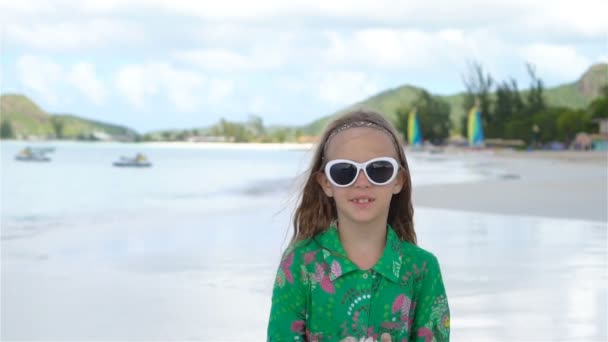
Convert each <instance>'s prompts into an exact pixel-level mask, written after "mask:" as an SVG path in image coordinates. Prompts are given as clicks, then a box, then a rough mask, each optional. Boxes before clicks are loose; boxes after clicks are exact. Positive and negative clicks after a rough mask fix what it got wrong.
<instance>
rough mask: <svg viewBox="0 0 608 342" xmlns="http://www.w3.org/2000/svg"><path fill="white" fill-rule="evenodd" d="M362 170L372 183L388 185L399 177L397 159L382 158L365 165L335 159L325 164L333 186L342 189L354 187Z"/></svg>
mask: <svg viewBox="0 0 608 342" xmlns="http://www.w3.org/2000/svg"><path fill="white" fill-rule="evenodd" d="M361 170H363V172H364V173H365V176H367V179H368V180H369V182H370V183H372V184H374V185H386V184H388V183H390V182H392V181H393V180H394V179H395V177H396V176H397V172H398V171H399V163H397V161H396V160H395V158H391V157H380V158H374V159H370V160H368V161H366V162H364V163H357V162H354V161H352V160H348V159H335V160H331V161H329V162H327V164H325V175H326V176H327V179H329V181H330V183H331V184H333V185H335V186H337V187H340V188H346V187H349V186H351V185H353V184H354V183H355V181H356V180H357V177H358V176H359V171H361Z"/></svg>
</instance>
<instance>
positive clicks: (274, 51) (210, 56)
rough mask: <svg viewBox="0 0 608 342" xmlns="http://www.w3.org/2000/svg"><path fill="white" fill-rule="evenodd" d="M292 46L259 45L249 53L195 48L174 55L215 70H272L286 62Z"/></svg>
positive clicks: (178, 59) (188, 62)
mask: <svg viewBox="0 0 608 342" xmlns="http://www.w3.org/2000/svg"><path fill="white" fill-rule="evenodd" d="M275 44H276V42H275ZM290 48H293V47H287V46H274V47H271V46H257V47H256V48H255V49H253V50H252V51H250V52H249V53H247V54H245V53H240V52H238V51H233V50H228V49H194V50H182V51H175V52H174V53H172V57H173V58H174V59H175V60H176V61H179V62H183V63H187V64H191V65H194V66H196V67H198V68H201V69H204V70H209V71H214V72H217V71H221V72H239V71H256V70H270V69H277V68H280V67H282V66H283V65H284V64H285V61H286V60H287V54H288V53H289V49H290Z"/></svg>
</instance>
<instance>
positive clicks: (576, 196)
mask: <svg viewBox="0 0 608 342" xmlns="http://www.w3.org/2000/svg"><path fill="white" fill-rule="evenodd" d="M607 155H608V154H607V153H605V152H482V153H462V152H460V153H457V152H453V153H448V154H447V155H446V157H448V158H464V159H465V160H468V161H470V162H471V163H472V165H473V167H475V165H477V166H479V167H485V168H487V167H491V168H497V169H501V170H503V171H504V173H503V177H501V178H499V179H489V180H482V181H476V182H472V183H462V184H440V185H439V184H437V185H421V186H417V187H416V186H415V187H414V190H413V201H414V205H415V206H419V207H428V208H443V209H454V210H461V211H471V212H473V211H474V212H486V213H495V214H505V215H519V216H539V217H553V218H570V219H583V220H591V221H602V222H608V200H607V197H608V195H607V194H608V163H607V159H608V158H607ZM438 158H441V154H438ZM446 172H449V170H446ZM414 177H415V175H414Z"/></svg>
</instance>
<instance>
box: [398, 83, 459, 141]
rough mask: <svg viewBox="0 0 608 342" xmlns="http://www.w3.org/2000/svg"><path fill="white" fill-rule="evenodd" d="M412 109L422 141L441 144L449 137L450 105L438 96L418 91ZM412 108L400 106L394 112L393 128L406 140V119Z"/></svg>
mask: <svg viewBox="0 0 608 342" xmlns="http://www.w3.org/2000/svg"><path fill="white" fill-rule="evenodd" d="M413 108H415V109H416V112H417V114H418V121H419V123H420V131H421V133H422V136H423V137H424V139H426V140H429V141H431V142H432V143H433V144H442V143H443V142H444V141H445V140H446V139H447V138H448V137H449V135H450V131H451V128H452V122H451V121H450V105H449V104H448V103H447V102H446V101H445V100H443V99H441V98H440V97H438V96H433V95H431V94H430V93H429V92H427V91H425V90H420V92H419V94H418V97H417V98H416V99H415V100H414V102H413ZM411 110H412V108H411V107H409V106H401V107H398V108H397V111H396V112H395V117H396V119H395V127H396V128H397V130H398V131H399V132H401V133H402V134H403V137H404V139H405V138H407V132H408V117H409V113H410V112H411Z"/></svg>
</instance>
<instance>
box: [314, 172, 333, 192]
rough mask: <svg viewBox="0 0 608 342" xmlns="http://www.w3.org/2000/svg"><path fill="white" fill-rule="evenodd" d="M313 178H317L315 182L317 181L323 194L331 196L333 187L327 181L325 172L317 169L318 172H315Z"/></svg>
mask: <svg viewBox="0 0 608 342" xmlns="http://www.w3.org/2000/svg"><path fill="white" fill-rule="evenodd" d="M315 178H316V180H317V183H319V186H320V187H321V189H323V192H324V193H325V196H327V197H333V196H334V192H333V189H332V188H331V184H330V183H329V180H328V179H327V176H325V173H323V172H320V171H319V172H317V174H316V176H315Z"/></svg>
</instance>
